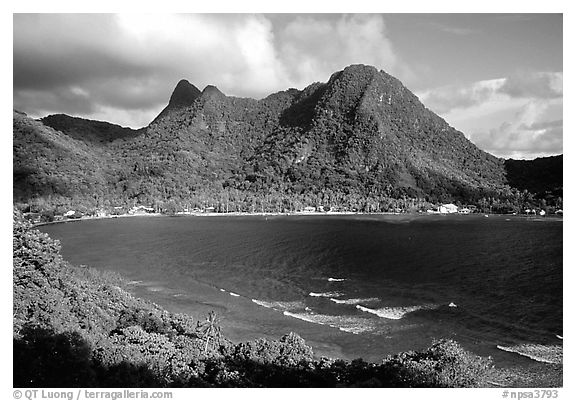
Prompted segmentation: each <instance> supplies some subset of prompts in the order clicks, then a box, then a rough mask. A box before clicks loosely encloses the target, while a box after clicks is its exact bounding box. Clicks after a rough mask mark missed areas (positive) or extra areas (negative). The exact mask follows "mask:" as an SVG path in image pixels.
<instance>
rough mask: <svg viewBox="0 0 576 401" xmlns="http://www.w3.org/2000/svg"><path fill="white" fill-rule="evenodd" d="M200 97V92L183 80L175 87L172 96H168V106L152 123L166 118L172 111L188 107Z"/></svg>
mask: <svg viewBox="0 0 576 401" xmlns="http://www.w3.org/2000/svg"><path fill="white" fill-rule="evenodd" d="M200 95H201V93H200V90H199V89H198V88H197V87H195V86H194V85H192V84H191V83H190V82H188V81H187V80H185V79H183V80H181V81H180V82H178V84H177V85H176V88H174V92H172V96H170V101H169V102H168V105H167V106H166V107H165V108H164V110H162V111H161V112H160V114H159V115H158V117H156V118H155V119H154V121H156V120H159V119H161V118H163V117H164V116H166V115H167V114H168V113H169V112H171V111H173V110H178V109H182V108H185V107H188V106H190V105H192V103H194V101H195V100H196V99H197V98H198V97H199V96H200Z"/></svg>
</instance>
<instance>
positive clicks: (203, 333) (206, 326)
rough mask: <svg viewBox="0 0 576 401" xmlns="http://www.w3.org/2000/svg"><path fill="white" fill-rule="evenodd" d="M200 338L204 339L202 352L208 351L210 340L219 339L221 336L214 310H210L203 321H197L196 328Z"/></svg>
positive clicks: (218, 321) (218, 319) (218, 320)
mask: <svg viewBox="0 0 576 401" xmlns="http://www.w3.org/2000/svg"><path fill="white" fill-rule="evenodd" d="M196 331H197V332H198V334H199V336H200V338H203V339H204V340H205V341H206V344H205V346H204V354H206V353H207V352H208V344H209V343H210V340H214V341H216V340H220V338H221V337H222V328H221V327H220V318H219V317H218V315H217V314H216V312H214V311H211V312H210V313H208V316H206V320H205V321H203V322H198V326H197V328H196Z"/></svg>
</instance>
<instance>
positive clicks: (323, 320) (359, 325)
mask: <svg viewBox="0 0 576 401" xmlns="http://www.w3.org/2000/svg"><path fill="white" fill-rule="evenodd" d="M283 313H284V315H285V316H290V317H293V318H295V319H300V320H303V321H305V322H309V323H315V324H322V325H326V326H330V327H334V328H337V329H339V330H341V331H345V332H348V333H353V334H360V333H366V332H373V331H375V330H376V326H375V324H374V322H373V321H371V320H370V319H366V318H362V317H354V316H333V315H322V314H318V313H314V312H306V313H295V312H290V311H284V312H283Z"/></svg>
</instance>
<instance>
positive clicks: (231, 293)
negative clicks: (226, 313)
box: [229, 292, 240, 297]
mask: <svg viewBox="0 0 576 401" xmlns="http://www.w3.org/2000/svg"><path fill="white" fill-rule="evenodd" d="M229 294H230V295H232V296H233V297H239V296H240V295H238V294H236V293H235V292H229Z"/></svg>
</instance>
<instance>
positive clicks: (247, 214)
mask: <svg viewBox="0 0 576 401" xmlns="http://www.w3.org/2000/svg"><path fill="white" fill-rule="evenodd" d="M255 216H260V217H290V216H298V217H302V216H325V217H328V216H406V217H432V216H437V217H454V216H462V217H484V218H489V217H491V216H494V217H506V218H508V219H510V218H515V219H517V218H522V219H525V220H534V221H546V220H552V221H563V220H564V217H563V216H555V215H554V216H552V215H550V216H544V217H543V216H532V215H524V214H515V215H514V214H485V213H470V214H463V213H396V212H374V213H364V212H288V213H280V212H254V213H252V212H229V213H216V212H208V213H203V212H200V213H183V212H180V213H175V214H164V213H145V214H141V213H139V214H127V213H126V214H119V215H108V216H86V217H80V218H77V219H65V220H58V221H45V222H40V223H33V224H32V226H33V227H40V226H45V225H50V224H60V223H71V222H78V221H86V220H106V219H117V218H129V217H255Z"/></svg>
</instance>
